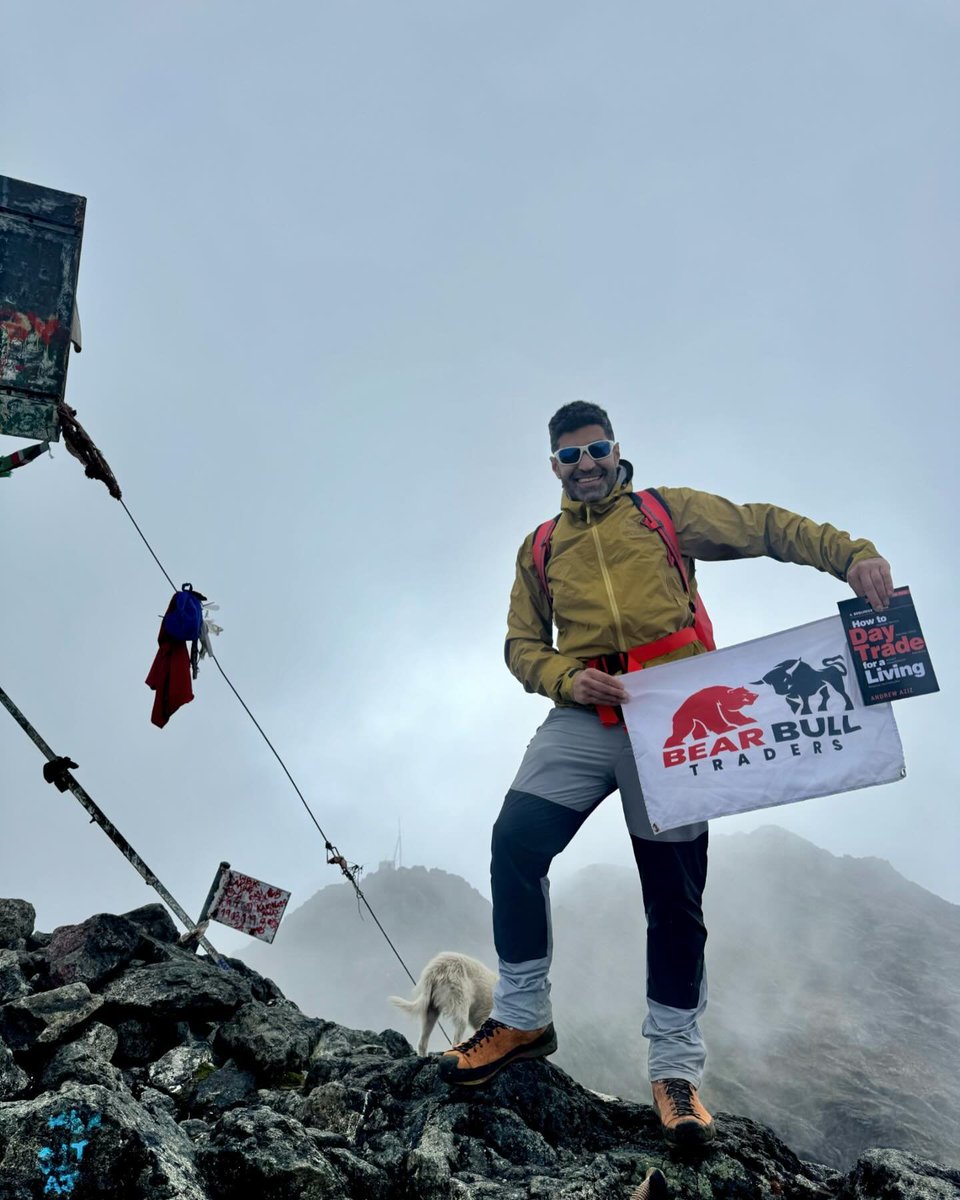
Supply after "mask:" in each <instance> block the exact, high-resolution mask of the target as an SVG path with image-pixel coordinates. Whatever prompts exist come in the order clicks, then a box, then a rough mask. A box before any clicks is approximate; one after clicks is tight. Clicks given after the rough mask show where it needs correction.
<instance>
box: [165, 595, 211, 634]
mask: <svg viewBox="0 0 960 1200" xmlns="http://www.w3.org/2000/svg"><path fill="white" fill-rule="evenodd" d="M205 599H206V596H201V595H200V593H199V592H195V591H194V590H193V584H191V583H185V584H184V585H183V587H182V588H181V589H180V591H179V592H176V593H174V596H173V599H172V600H171V601H170V607H169V608H168V609H167V613H166V615H165V616H164V618H163V631H164V633H165V634H167V636H168V637H171V638H173V639H174V640H175V641H177V642H195V641H196V640H197V639H198V638H199V637H200V630H201V628H202V626H203V604H202V601H204V600H205Z"/></svg>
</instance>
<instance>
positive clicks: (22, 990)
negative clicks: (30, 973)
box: [0, 950, 30, 1004]
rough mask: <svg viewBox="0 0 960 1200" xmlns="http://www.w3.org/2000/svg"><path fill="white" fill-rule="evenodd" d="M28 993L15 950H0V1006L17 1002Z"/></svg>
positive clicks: (28, 989)
mask: <svg viewBox="0 0 960 1200" xmlns="http://www.w3.org/2000/svg"><path fill="white" fill-rule="evenodd" d="M29 991H30V987H29V985H28V983H27V980H26V978H25V976H24V974H23V971H22V969H21V967H20V955H19V954H18V953H17V951H16V950H0V1004H6V1003H7V1001H8V1000H18V999H19V998H20V997H21V996H25V995H26V994H27V993H28V992H29Z"/></svg>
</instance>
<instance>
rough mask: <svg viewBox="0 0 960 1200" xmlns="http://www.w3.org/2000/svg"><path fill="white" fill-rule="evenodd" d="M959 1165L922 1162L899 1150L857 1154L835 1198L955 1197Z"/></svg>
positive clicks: (944, 1199)
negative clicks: (953, 1166)
mask: <svg viewBox="0 0 960 1200" xmlns="http://www.w3.org/2000/svg"><path fill="white" fill-rule="evenodd" d="M958 1196H960V1169H957V1170H951V1169H950V1168H949V1167H940V1166H937V1165H936V1164H934V1163H928V1162H924V1161H923V1160H922V1159H919V1158H917V1157H916V1156H915V1155H913V1154H906V1153H905V1152H904V1151H902V1150H870V1151H868V1152H867V1153H866V1154H864V1155H861V1157H860V1158H859V1159H858V1160H857V1165H856V1166H855V1167H854V1169H853V1170H852V1171H851V1172H850V1174H849V1176H848V1177H847V1179H846V1180H845V1181H844V1183H843V1186H842V1187H841V1189H840V1191H839V1192H838V1193H837V1200H900V1198H901V1197H902V1198H903V1200H957V1197H958Z"/></svg>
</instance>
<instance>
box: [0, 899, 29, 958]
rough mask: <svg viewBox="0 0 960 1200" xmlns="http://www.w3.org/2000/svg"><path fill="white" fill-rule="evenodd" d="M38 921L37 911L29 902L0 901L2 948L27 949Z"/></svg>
mask: <svg viewBox="0 0 960 1200" xmlns="http://www.w3.org/2000/svg"><path fill="white" fill-rule="evenodd" d="M36 919H37V910H36V909H35V908H34V907H33V905H32V904H30V903H29V901H27V900H0V947H4V948H6V949H9V950H23V949H25V948H26V944H27V938H28V937H29V936H30V935H31V933H33V924H34V922H35V921H36Z"/></svg>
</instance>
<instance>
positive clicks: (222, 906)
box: [209, 870, 290, 942]
mask: <svg viewBox="0 0 960 1200" xmlns="http://www.w3.org/2000/svg"><path fill="white" fill-rule="evenodd" d="M289 899H290V893H289V892H285V891H284V890H283V888H278V887H271V885H270V884H269V883H264V882H263V881H262V880H260V879H254V878H253V877H252V876H250V875H242V874H241V873H240V872H239V871H233V870H227V871H224V872H223V875H222V876H221V877H220V886H219V888H218V889H217V894H216V896H214V898H213V903H212V904H211V905H210V909H209V916H210V918H211V919H212V920H214V921H219V922H220V924H221V925H229V926H230V928H231V929H239V930H240V932H241V933H249V934H250V936H251V937H255V938H260V940H261V941H263V942H272V941H273V939H274V938H275V937H276V934H277V928H278V926H279V925H280V920H281V918H282V917H283V914H284V910H285V909H286V907H287V901H288V900H289Z"/></svg>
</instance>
